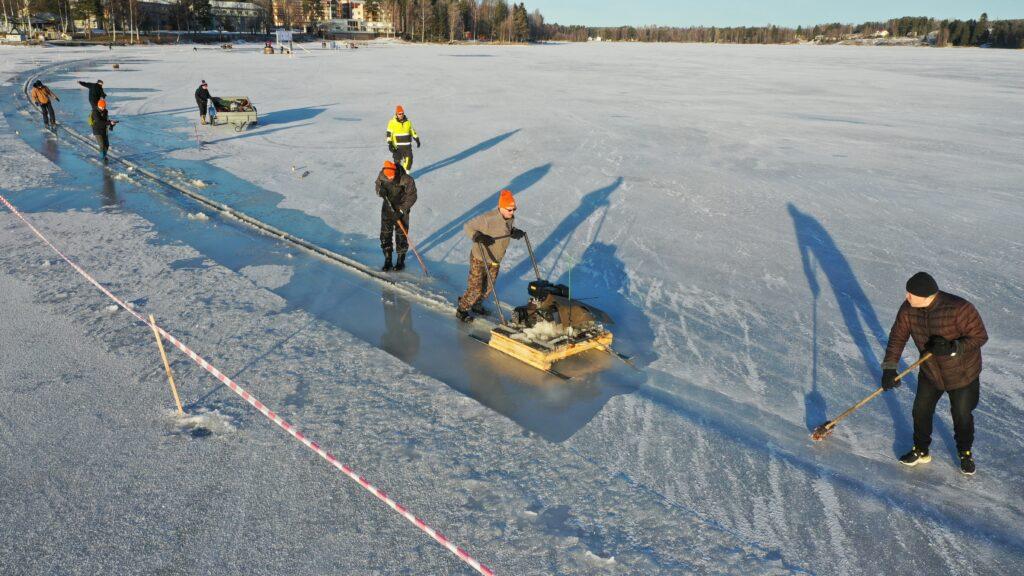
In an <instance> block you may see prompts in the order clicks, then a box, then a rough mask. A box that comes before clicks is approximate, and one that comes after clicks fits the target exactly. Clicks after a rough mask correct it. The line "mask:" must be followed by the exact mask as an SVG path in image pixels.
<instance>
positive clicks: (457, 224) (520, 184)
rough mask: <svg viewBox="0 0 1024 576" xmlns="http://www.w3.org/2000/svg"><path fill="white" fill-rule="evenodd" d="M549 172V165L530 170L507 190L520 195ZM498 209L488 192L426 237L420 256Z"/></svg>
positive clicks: (420, 247)
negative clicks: (475, 220) (477, 217)
mask: <svg viewBox="0 0 1024 576" xmlns="http://www.w3.org/2000/svg"><path fill="white" fill-rule="evenodd" d="M549 171H551V163H550V162H549V163H547V164H543V165H541V166H537V167H536V168H531V169H529V170H527V171H526V172H523V173H522V174H520V175H519V176H516V177H515V178H513V179H512V181H511V182H509V184H508V186H504V188H508V189H509V190H511V191H512V192H513V193H516V194H518V193H520V192H522V191H524V190H526V189H527V188H529V187H531V186H533V185H534V184H536V183H537V182H539V181H540V179H541V178H544V176H546V175H547V173H548V172H549ZM497 207H498V195H497V193H496V191H495V192H488V193H487V194H486V195H485V196H484V197H483V199H482V200H480V201H479V202H477V203H476V205H474V206H473V207H472V208H470V209H468V210H466V211H465V212H463V213H462V214H459V215H458V216H456V217H455V218H454V219H453V220H451V221H449V222H448V223H447V224H445V225H443V226H441V227H440V228H438V229H437V230H435V231H434V232H432V233H431V234H430V236H427V237H426V238H424V239H423V240H422V241H420V244H419V250H420V254H426V253H427V252H429V251H430V250H432V249H434V248H437V247H438V246H439V245H441V244H444V243H445V242H447V241H448V240H449V239H451V238H452V237H454V236H456V235H458V234H461V233H462V225H463V224H465V223H466V222H468V221H469V220H470V219H472V218H473V217H475V216H477V215H479V214H483V213H484V212H486V211H488V210H493V209H495V208H497Z"/></svg>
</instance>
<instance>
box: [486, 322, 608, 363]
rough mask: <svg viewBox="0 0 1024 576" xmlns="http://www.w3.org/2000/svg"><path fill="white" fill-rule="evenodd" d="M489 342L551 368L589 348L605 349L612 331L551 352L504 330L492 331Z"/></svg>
mask: <svg viewBox="0 0 1024 576" xmlns="http://www.w3.org/2000/svg"><path fill="white" fill-rule="evenodd" d="M488 344H489V345H490V346H491V348H494V349H495V350H499V351H501V352H504V353H505V354H508V355H509V356H512V357H513V358H516V359H517V360H520V361H522V362H525V363H527V364H529V365H530V366H533V367H534V368H539V369H541V370H550V369H551V365H552V364H554V363H555V362H558V361H559V360H565V359H566V358H568V357H570V356H575V355H576V354H579V353H581V352H586V351H587V350H593V349H595V348H597V349H602V350H603V349H604V348H605V347H607V346H611V344H612V333H611V332H605V333H603V334H601V335H600V336H597V337H595V338H591V339H590V340H586V341H584V342H577V343H575V344H572V345H569V344H566V345H563V346H558V347H557V348H555V349H554V350H552V351H550V352H545V351H543V350H538V349H537V348H535V347H533V346H531V345H530V344H527V343H525V342H520V341H518V340H515V339H513V338H510V337H509V336H507V335H506V334H504V333H503V332H502V331H498V330H493V331H491V340H490V342H488Z"/></svg>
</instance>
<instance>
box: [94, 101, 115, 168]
mask: <svg viewBox="0 0 1024 576" xmlns="http://www.w3.org/2000/svg"><path fill="white" fill-rule="evenodd" d="M115 124H117V121H116V120H111V119H110V115H109V114H108V113H107V101H106V100H104V99H102V98H100V100H99V101H98V102H96V107H95V108H93V109H92V113H91V115H90V116H89V125H91V126H92V135H93V136H95V137H96V142H97V143H98V144H99V145H100V156H101V157H102V158H103V161H104V162H105V161H106V160H107V149H109V148H110V138H109V137H108V132H109V131H110V130H113V129H114V125H115Z"/></svg>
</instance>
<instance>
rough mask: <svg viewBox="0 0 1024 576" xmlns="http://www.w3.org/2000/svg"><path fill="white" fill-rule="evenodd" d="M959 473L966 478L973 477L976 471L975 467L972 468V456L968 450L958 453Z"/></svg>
mask: <svg viewBox="0 0 1024 576" xmlns="http://www.w3.org/2000/svg"><path fill="white" fill-rule="evenodd" d="M960 471H961V472H963V473H964V474H966V475H967V476H973V475H974V473H975V472H976V471H977V467H975V466H974V456H973V455H971V451H970V450H961V451H960Z"/></svg>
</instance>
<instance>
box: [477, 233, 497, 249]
mask: <svg viewBox="0 0 1024 576" xmlns="http://www.w3.org/2000/svg"><path fill="white" fill-rule="evenodd" d="M473 242H479V243H480V244H483V245H484V246H490V245H491V244H494V238H493V237H491V236H488V235H487V234H484V233H483V232H480V231H477V232H476V233H474V234H473Z"/></svg>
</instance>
